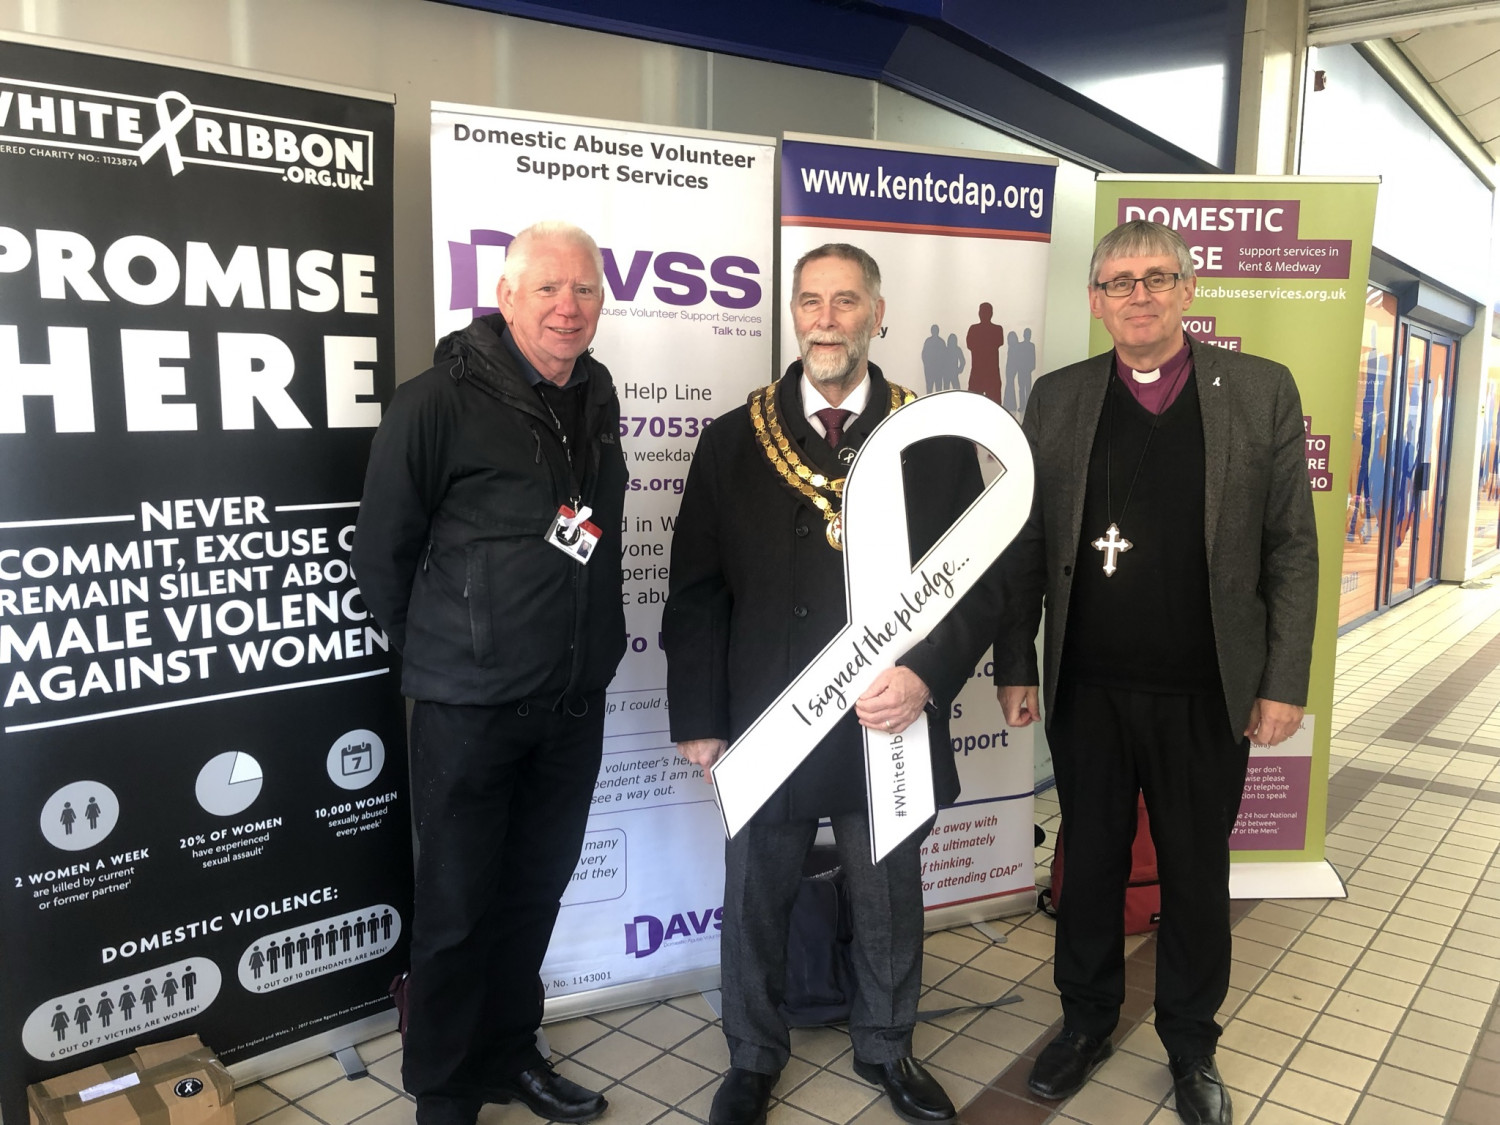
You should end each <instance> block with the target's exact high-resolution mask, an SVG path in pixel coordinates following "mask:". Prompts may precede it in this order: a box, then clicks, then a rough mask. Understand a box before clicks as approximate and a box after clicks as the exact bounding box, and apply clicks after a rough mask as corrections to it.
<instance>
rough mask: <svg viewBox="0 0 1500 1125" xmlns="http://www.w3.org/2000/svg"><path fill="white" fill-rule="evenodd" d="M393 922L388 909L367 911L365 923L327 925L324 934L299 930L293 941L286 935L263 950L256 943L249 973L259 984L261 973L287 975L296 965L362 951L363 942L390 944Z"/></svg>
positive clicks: (357, 919)
mask: <svg viewBox="0 0 1500 1125" xmlns="http://www.w3.org/2000/svg"><path fill="white" fill-rule="evenodd" d="M394 921H395V919H394V916H393V915H392V914H391V911H390V908H389V907H387V908H386V909H385V910H384V911H382V912H381V913H379V914H377V913H376V912H375V911H373V910H372V911H370V916H369V918H368V919H367V918H365V917H364V916H363V915H356V916H355V917H354V919H353V921H350V920H349V919H348V918H345V919H344V920H343V923H342V924H340V923H337V922H330V923H328V929H327V930H320V929H318V928H317V927H316V926H314V927H313V928H312V930H311V932H309V931H307V930H302V931H301V932H299V933H298V934H297V936H296V937H295V938H294V937H293V936H292V935H291V934H290V933H288V934H286V935H285V936H283V937H282V939H281V941H279V942H277V941H268V942H266V947H265V949H264V950H262V949H261V947H260V943H259V942H257V943H256V944H255V945H253V946H251V948H250V962H249V963H250V972H251V973H252V974H253V975H254V977H255V979H256V980H259V979H260V977H261V972H262V971H263V970H264V971H268V972H269V973H270V974H271V975H272V976H275V975H276V974H277V973H284V972H289V971H290V970H291V969H293V968H294V967H295V966H297V965H306V964H307V963H308V962H309V961H313V962H317V961H321V960H322V959H323V958H324V957H334V956H337V955H338V954H339V953H340V952H343V953H348V952H350V951H351V950H353V949H363V948H364V946H365V942H366V940H368V941H369V943H370V944H371V945H374V944H375V943H376V942H378V941H390V940H391V929H392V926H393V924H394ZM340 946H342V949H341V948H340Z"/></svg>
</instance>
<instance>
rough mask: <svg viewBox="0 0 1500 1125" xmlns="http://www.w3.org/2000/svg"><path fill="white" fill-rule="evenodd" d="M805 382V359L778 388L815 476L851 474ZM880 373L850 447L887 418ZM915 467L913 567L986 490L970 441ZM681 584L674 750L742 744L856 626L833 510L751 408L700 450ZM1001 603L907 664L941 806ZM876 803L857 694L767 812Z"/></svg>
mask: <svg viewBox="0 0 1500 1125" xmlns="http://www.w3.org/2000/svg"><path fill="white" fill-rule="evenodd" d="M801 379H802V365H801V363H800V362H798V363H794V364H793V365H792V367H791V368H790V369H789V370H788V371H787V373H786V375H785V376H783V377H782V378H781V379H780V380H778V382H777V384H776V387H777V400H776V401H777V409H778V411H779V413H780V416H781V425H782V429H783V431H784V432H785V433H786V434H787V435H788V436H789V437H790V438H791V439H792V441H793V443H794V444H795V445H796V446H797V448H798V451H799V453H800V455H801V457H802V458H803V460H804V461H806V462H808V463H809V464H810V465H811V466H812V467H813V468H815V469H816V470H818V471H819V472H823V473H825V474H827V475H829V476H831V477H840V476H843V475H844V473H845V471H846V470H845V469H844V468H843V467H841V465H840V462H839V460H838V458H837V456H836V455H835V454H834V451H833V450H831V449H829V447H828V444H827V442H826V441H825V440H824V439H823V438H822V437H820V436H819V435H818V434H817V433H816V431H814V430H813V429H812V428H811V426H809V425H808V423H807V419H806V417H805V416H804V414H803V409H802V395H801ZM870 379H871V387H870V399H869V404H868V406H867V407H866V408H865V410H864V411H863V412H862V413H861V414H860V415H859V417H858V418H856V419H854V421H853V422H852V423H851V424H850V427H849V429H848V431H846V433H845V435H844V439H843V446H853V447H855V448H858V447H859V446H860V445H861V444H862V443H863V441H864V440H865V438H866V437H868V436H869V434H870V431H871V430H872V429H874V427H875V425H876V424H877V423H879V422H880V420H881V419H883V418H884V417H885V416H886V415H887V414H888V413H889V412H890V391H889V384H888V383H887V382H886V380H885V378H884V377H883V376H882V375H881V374H880V371H879V370H878V369H877V368H876V367H875V366H874V365H873V364H872V365H871V366H870ZM902 460H903V468H904V478H905V492H906V510H907V527H908V533H909V541H910V543H911V547H912V559H913V561H915V560H916V559H918V558H920V557H921V555H922V554H924V553H925V552H926V551H927V549H928V548H929V547H931V545H932V544H933V543H934V542H935V541H936V540H937V538H938V537H939V536H940V535H941V534H942V533H943V532H945V531H946V530H947V529H948V528H949V527H950V526H951V525H952V524H953V522H954V521H955V520H956V519H957V518H958V516H959V515H961V514H962V513H963V511H964V509H966V508H967V507H968V506H969V504H970V502H971V501H972V500H973V499H974V497H975V496H977V495H978V494H979V492H980V490H981V488H982V486H983V482H982V478H981V476H980V472H979V462H978V458H977V456H976V454H975V451H974V446H973V444H972V443H970V442H967V441H963V440H960V439H956V438H935V439H930V440H928V441H924V442H921V443H919V444H917V445H914V446H911V447H910V448H908V449H907V451H906V452H905V454H904V455H903V458H902ZM892 508H893V509H894V508H895V505H894V504H893V505H892ZM669 591H670V593H669V596H668V599H667V607H666V612H665V614H664V616H663V644H664V646H665V648H666V653H667V691H668V696H669V703H670V705H671V722H672V738H673V740H674V741H677V742H684V741H688V740H690V739H698V738H722V739H725V740H728V741H731V742H732V741H733V740H734V739H735V738H737V737H738V736H739V735H740V734H741V733H743V732H744V730H745V729H746V728H747V727H749V725H750V724H751V723H752V722H754V721H755V719H756V718H757V717H758V716H759V715H760V713H761V712H762V711H763V710H765V708H766V706H767V705H769V704H770V703H771V702H772V701H774V700H775V698H776V697H777V696H778V695H779V694H780V693H781V692H782V690H783V689H784V688H785V687H786V686H787V684H788V683H790V682H791V681H792V679H793V678H794V677H795V676H796V675H797V673H799V672H801V671H802V669H803V668H804V667H806V666H807V664H808V663H810V662H811V661H812V659H813V658H814V657H815V656H817V654H818V653H819V652H821V651H822V649H823V647H824V646H825V645H826V644H827V643H828V641H829V640H830V639H831V638H832V637H833V636H834V635H836V634H837V633H838V631H839V630H840V629H842V628H843V627H844V625H845V624H846V622H847V615H846V604H845V598H844V556H843V554H842V553H841V552H840V551H838V550H835V549H834V548H833V547H831V546H830V545H829V544H828V542H827V539H826V538H825V535H824V519H823V515H822V513H820V512H819V511H818V510H817V509H816V508H815V507H814V506H813V505H812V503H811V502H810V501H808V500H804V499H802V498H800V497H799V496H798V495H797V494H796V493H794V492H793V491H792V490H791V489H790V488H789V487H788V486H787V485H786V484H784V483H783V482H782V481H781V479H780V478H779V477H778V476H777V475H776V473H775V472H774V471H773V470H772V468H771V467H770V465H769V464H768V463H767V462H766V459H765V457H764V455H763V454H762V453H761V451H760V449H759V447H758V444H757V441H756V438H755V434H754V430H753V429H752V427H751V423H750V412H749V408H748V406H741V407H739V408H738V409H736V410H732V411H730V412H729V413H728V414H725V415H724V416H723V417H721V418H719V419H718V420H716V421H715V422H714V423H713V424H712V425H711V426H709V427H708V428H707V429H706V430H705V431H704V433H703V436H702V438H701V439H700V440H699V442H698V450H697V453H696V454H695V456H694V458H693V464H692V467H691V469H690V470H689V472H688V478H687V485H686V487H685V488H684V490H683V495H682V508H681V512H680V514H679V515H678V517H677V528H676V532H675V534H674V536H673V540H672V566H671V579H670V585H669ZM992 597H993V593H992V591H991V589H990V587H989V586H988V585H987V584H985V583H981V585H980V586H979V587H976V589H975V590H974V591H973V592H971V594H970V595H969V597H968V598H966V600H965V601H963V602H960V603H959V604H958V605H957V606H955V607H954V608H953V609H952V610H951V611H950V613H949V615H948V617H947V618H946V619H945V620H944V622H943V623H942V624H941V625H940V626H939V627H938V629H937V630H936V631H935V632H934V634H933V635H932V636H931V637H929V638H928V640H927V641H925V642H922V643H921V644H918V645H916V646H914V647H913V648H912V649H911V650H910V651H908V652H907V654H906V655H905V656H903V657H902V659H901V660H900V663H902V664H904V665H907V666H908V667H910V668H911V669H912V670H913V671H915V672H916V673H917V674H918V675H919V676H921V677H922V680H923V681H924V682H925V683H926V684H927V686H928V688H929V689H930V690H931V692H932V695H933V704H932V706H931V707H930V708H929V722H930V724H931V725H930V735H931V747H932V763H933V771H932V772H933V783H934V788H935V790H936V795H937V800H938V803H939V804H940V805H942V804H951V803H952V802H953V801H954V800H955V799H956V798H957V796H958V770H957V768H956V766H955V765H954V761H953V751H952V747H951V745H950V742H949V735H948V715H949V712H950V710H951V706H952V702H953V699H954V697H955V696H957V694H958V692H959V690H960V689H961V688H962V687H963V685H964V683H965V682H966V681H967V679H968V677H969V676H970V675H971V674H972V673H973V670H974V664H975V661H976V660H977V659H978V657H979V655H980V654H981V653H982V652H983V650H984V649H985V648H987V647H988V643H989V641H990V639H991V638H992V637H993V636H994V634H993V632H990V633H989V634H988V635H986V632H985V630H986V629H992V628H993V626H994V620H995V619H994V617H993V615H992V614H993V605H992V604H991V602H990V601H989V600H988V599H990V598H992ZM981 602H982V603H983V605H982V606H981V605H980V603H981ZM865 805H866V802H865V768H864V743H863V739H862V737H861V735H860V728H859V725H858V721H857V720H856V718H855V715H854V706H853V700H852V699H851V700H850V701H849V710H848V714H846V715H845V716H844V717H843V718H842V719H840V720H839V722H838V725H837V726H835V727H834V729H833V730H832V732H830V733H829V735H828V736H827V737H826V738H824V739H823V741H822V742H820V743H819V744H818V746H817V748H816V749H815V750H814V751H813V753H812V754H811V755H809V756H808V757H807V758H806V759H805V760H804V761H803V763H802V764H801V765H800V766H799V767H798V768H797V770H796V772H795V773H793V774H792V776H791V777H790V778H789V779H788V780H787V781H786V782H785V783H783V784H782V786H781V787H780V789H778V790H777V791H776V793H775V795H773V796H772V798H771V799H770V800H769V801H768V802H767V803H766V804H765V805H764V806H763V807H762V808H761V811H760V812H759V813H758V814H757V817H756V819H757V820H758V821H760V822H777V821H786V820H802V819H809V818H817V817H824V816H831V815H833V814H836V813H845V812H856V811H863V810H864V809H865Z"/></svg>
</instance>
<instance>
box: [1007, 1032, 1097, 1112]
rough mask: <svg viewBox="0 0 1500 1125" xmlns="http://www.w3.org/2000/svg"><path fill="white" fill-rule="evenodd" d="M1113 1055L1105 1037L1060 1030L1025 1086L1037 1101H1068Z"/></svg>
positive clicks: (1038, 1059)
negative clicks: (1042, 1099) (1066, 1099)
mask: <svg viewBox="0 0 1500 1125" xmlns="http://www.w3.org/2000/svg"><path fill="white" fill-rule="evenodd" d="M1114 1053H1115V1048H1114V1044H1112V1043H1111V1042H1110V1041H1109V1036H1108V1035H1103V1036H1093V1035H1085V1034H1083V1032H1081V1031H1069V1030H1068V1029H1067V1028H1063V1029H1062V1030H1061V1031H1059V1032H1058V1033H1057V1038H1055V1039H1053V1040H1052V1042H1050V1043H1048V1044H1047V1045H1046V1046H1045V1047H1043V1048H1042V1053H1041V1054H1040V1055H1038V1056H1037V1060H1036V1063H1035V1064H1034V1065H1033V1066H1032V1068H1031V1077H1030V1078H1028V1079H1027V1080H1026V1087H1027V1089H1029V1090H1030V1091H1031V1092H1032V1093H1033V1094H1035V1095H1036V1096H1037V1097H1039V1098H1046V1099H1048V1100H1049V1101H1055V1100H1057V1099H1059V1098H1070V1097H1072V1096H1073V1095H1074V1094H1076V1093H1078V1091H1079V1090H1081V1089H1082V1088H1083V1084H1084V1083H1085V1082H1087V1081H1088V1080H1089V1076H1090V1075H1091V1074H1093V1073H1094V1071H1096V1070H1098V1069H1099V1068H1100V1067H1101V1066H1102V1065H1104V1060H1105V1059H1107V1058H1109V1056H1110V1055H1112V1054H1114Z"/></svg>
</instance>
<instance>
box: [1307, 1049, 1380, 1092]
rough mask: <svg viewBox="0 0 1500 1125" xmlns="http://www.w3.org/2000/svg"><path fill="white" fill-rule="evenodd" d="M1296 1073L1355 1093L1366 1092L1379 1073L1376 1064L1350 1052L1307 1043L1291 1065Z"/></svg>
mask: <svg viewBox="0 0 1500 1125" xmlns="http://www.w3.org/2000/svg"><path fill="white" fill-rule="evenodd" d="M1287 1065H1288V1066H1289V1067H1290V1068H1291V1069H1292V1070H1295V1071H1298V1072H1300V1073H1302V1074H1311V1075H1312V1076H1313V1077H1315V1078H1322V1079H1325V1080H1327V1081H1329V1082H1334V1083H1337V1084H1338V1085H1340V1086H1348V1087H1349V1088H1350V1089H1353V1090H1363V1089H1364V1088H1365V1083H1366V1082H1368V1081H1369V1080H1370V1075H1371V1074H1373V1073H1374V1072H1375V1065H1376V1064H1375V1060H1374V1059H1368V1058H1364V1057H1362V1056H1360V1055H1351V1054H1350V1053H1349V1052H1348V1051H1339V1050H1335V1049H1334V1048H1332V1047H1325V1046H1324V1045H1323V1044H1321V1043H1304V1044H1302V1046H1301V1047H1299V1048H1298V1049H1297V1053H1296V1054H1295V1055H1293V1056H1292V1058H1291V1061H1290V1062H1289V1063H1288V1064H1287Z"/></svg>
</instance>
